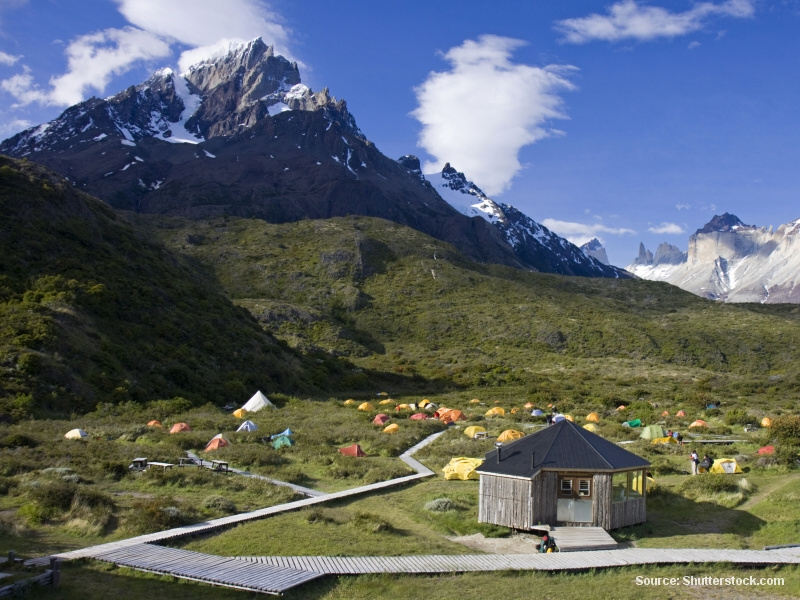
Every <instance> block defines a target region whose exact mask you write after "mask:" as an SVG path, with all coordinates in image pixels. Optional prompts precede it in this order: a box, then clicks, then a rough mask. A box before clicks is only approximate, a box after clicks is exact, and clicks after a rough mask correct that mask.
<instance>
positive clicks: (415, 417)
mask: <svg viewBox="0 0 800 600" xmlns="http://www.w3.org/2000/svg"><path fill="white" fill-rule="evenodd" d="M427 418H428V415H426V414H425V413H416V414H413V415H411V416H410V417H409V419H411V420H412V421H424V420H425V419H427Z"/></svg>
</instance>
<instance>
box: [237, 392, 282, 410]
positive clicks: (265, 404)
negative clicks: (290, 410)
mask: <svg viewBox="0 0 800 600" xmlns="http://www.w3.org/2000/svg"><path fill="white" fill-rule="evenodd" d="M242 408H243V409H244V410H246V411H247V412H257V411H259V410H262V409H264V408H275V405H274V404H273V403H272V402H270V401H269V399H268V398H267V397H266V396H265V395H264V394H262V393H261V390H259V391H257V392H256V393H255V394H253V397H252V398H250V400H248V401H247V402H245V403H244V406H242Z"/></svg>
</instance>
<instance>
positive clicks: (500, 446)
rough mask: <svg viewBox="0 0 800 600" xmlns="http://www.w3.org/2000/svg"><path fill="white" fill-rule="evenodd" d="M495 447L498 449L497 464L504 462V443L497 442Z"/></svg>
mask: <svg viewBox="0 0 800 600" xmlns="http://www.w3.org/2000/svg"><path fill="white" fill-rule="evenodd" d="M494 447H495V448H497V462H500V461H501V460H503V442H495V443H494Z"/></svg>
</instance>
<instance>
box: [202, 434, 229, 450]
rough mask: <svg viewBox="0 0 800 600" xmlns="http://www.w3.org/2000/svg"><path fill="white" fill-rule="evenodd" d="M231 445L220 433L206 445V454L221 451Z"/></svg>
mask: <svg viewBox="0 0 800 600" xmlns="http://www.w3.org/2000/svg"><path fill="white" fill-rule="evenodd" d="M230 445H231V443H230V442H229V441H228V440H226V439H225V438H224V437H223V435H222V434H221V433H218V434H217V435H215V436H214V437H213V438H211V441H210V442H208V444H206V449H205V452H212V451H214V450H219V449H220V448H224V447H225V446H230Z"/></svg>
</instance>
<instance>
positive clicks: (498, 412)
mask: <svg viewBox="0 0 800 600" xmlns="http://www.w3.org/2000/svg"><path fill="white" fill-rule="evenodd" d="M505 414H506V411H505V409H503V408H501V407H499V406H495V407H494V408H490V409H489V410H487V411H486V415H485V416H487V417H504V416H505Z"/></svg>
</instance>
